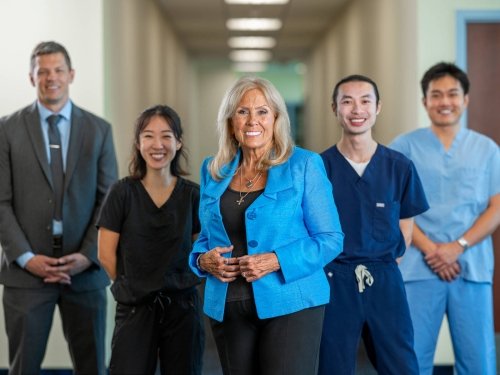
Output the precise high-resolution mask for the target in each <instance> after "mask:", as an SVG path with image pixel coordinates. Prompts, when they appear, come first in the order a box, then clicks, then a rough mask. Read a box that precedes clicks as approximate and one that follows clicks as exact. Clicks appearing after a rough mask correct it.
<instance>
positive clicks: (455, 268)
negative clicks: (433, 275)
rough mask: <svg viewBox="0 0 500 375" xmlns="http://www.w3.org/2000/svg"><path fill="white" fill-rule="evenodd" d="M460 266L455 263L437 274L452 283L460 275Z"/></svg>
mask: <svg viewBox="0 0 500 375" xmlns="http://www.w3.org/2000/svg"><path fill="white" fill-rule="evenodd" d="M460 270H461V269H460V264H459V263H458V262H455V263H453V264H451V265H449V266H448V267H446V268H445V269H443V270H442V271H439V272H437V275H438V276H439V277H440V278H441V279H442V280H444V281H448V282H452V281H453V280H455V279H456V278H457V277H458V275H460Z"/></svg>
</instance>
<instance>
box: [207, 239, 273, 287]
mask: <svg viewBox="0 0 500 375" xmlns="http://www.w3.org/2000/svg"><path fill="white" fill-rule="evenodd" d="M232 250H233V246H228V247H216V248H214V249H212V250H210V251H208V252H206V253H205V254H203V255H202V256H201V257H200V259H199V263H200V267H201V268H202V270H204V271H206V272H208V273H210V274H212V275H213V276H214V277H216V278H217V279H219V280H220V281H222V282H226V283H228V282H231V281H234V280H236V278H237V277H238V276H239V275H241V276H242V277H243V278H244V279H245V280H246V281H247V282H252V281H255V280H258V279H260V278H261V277H263V276H265V275H267V274H269V273H271V272H274V271H277V270H279V269H280V266H279V262H278V257H277V256H276V254H275V253H272V252H270V253H264V254H255V255H244V256H242V257H238V258H227V257H224V256H223V254H226V253H230V252H231V251H232Z"/></svg>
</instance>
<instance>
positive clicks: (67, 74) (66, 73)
mask: <svg viewBox="0 0 500 375" xmlns="http://www.w3.org/2000/svg"><path fill="white" fill-rule="evenodd" d="M74 75H75V72H74V70H72V69H70V68H69V67H68V64H67V62H66V60H65V58H64V55H63V54H62V53H60V52H57V53H49V54H45V55H40V56H37V57H36V58H35V64H34V67H33V71H32V72H31V73H30V81H31V84H32V85H33V86H34V87H36V89H37V96H38V100H39V101H40V103H42V104H43V105H44V106H45V107H47V108H48V109H50V110H52V111H53V112H58V111H59V110H60V109H61V108H62V107H63V106H64V104H65V103H66V102H67V101H68V99H69V85H70V84H71V83H72V82H73V78H74Z"/></svg>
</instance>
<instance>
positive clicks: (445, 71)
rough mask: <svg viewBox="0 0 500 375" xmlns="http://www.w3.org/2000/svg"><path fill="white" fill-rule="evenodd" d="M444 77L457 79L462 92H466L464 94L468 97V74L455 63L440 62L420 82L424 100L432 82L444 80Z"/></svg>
mask: <svg viewBox="0 0 500 375" xmlns="http://www.w3.org/2000/svg"><path fill="white" fill-rule="evenodd" d="M444 76H451V77H453V78H455V79H456V80H457V81H458V82H460V85H461V86H462V90H464V94H465V95H467V94H468V93H469V87H470V82H469V77H467V74H466V73H465V72H464V71H463V70H462V69H460V68H459V67H458V66H456V65H455V64H453V63H448V62H440V63H437V64H436V65H433V66H431V67H430V68H429V70H427V71H426V72H425V73H424V76H423V77H422V80H421V81H420V86H421V87H422V93H423V94H424V98H425V97H426V95H427V90H428V89H429V85H430V83H431V81H434V80H436V79H439V78H442V77H444Z"/></svg>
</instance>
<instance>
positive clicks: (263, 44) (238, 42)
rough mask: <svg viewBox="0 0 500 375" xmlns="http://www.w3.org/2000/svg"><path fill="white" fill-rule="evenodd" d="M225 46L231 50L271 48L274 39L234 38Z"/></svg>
mask: <svg viewBox="0 0 500 375" xmlns="http://www.w3.org/2000/svg"><path fill="white" fill-rule="evenodd" d="M227 44H228V45H229V47H231V48H273V47H274V46H275V45H276V39H274V38H272V37H270V36H234V37H232V38H229V40H228V41H227Z"/></svg>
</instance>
